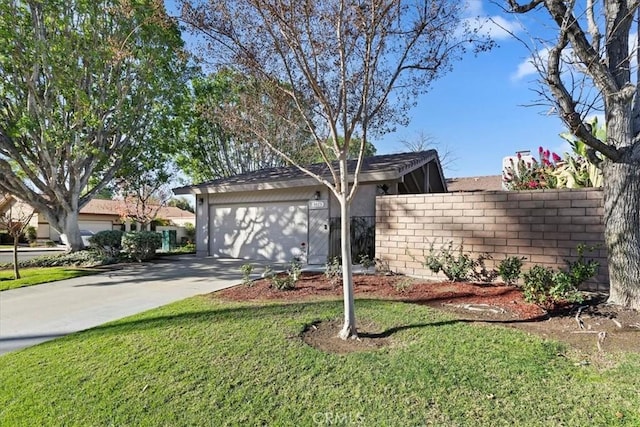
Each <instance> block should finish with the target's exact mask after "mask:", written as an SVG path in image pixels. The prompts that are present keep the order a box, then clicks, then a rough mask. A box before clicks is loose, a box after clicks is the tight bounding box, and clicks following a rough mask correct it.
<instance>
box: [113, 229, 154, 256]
mask: <svg viewBox="0 0 640 427" xmlns="http://www.w3.org/2000/svg"><path fill="white" fill-rule="evenodd" d="M161 246H162V236H161V235H160V234H159V233H156V232H154V231H137V232H129V233H124V234H123V235H122V250H123V251H124V252H126V253H127V254H128V255H129V257H131V258H132V259H134V260H136V261H138V262H142V261H146V260H149V259H151V258H153V257H155V255H156V250H158V249H159V248H160V247H161Z"/></svg>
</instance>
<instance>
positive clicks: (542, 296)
mask: <svg viewBox="0 0 640 427" xmlns="http://www.w3.org/2000/svg"><path fill="white" fill-rule="evenodd" d="M523 278H524V285H523V286H522V293H523V294H524V299H525V301H527V302H532V303H535V304H541V305H544V304H546V303H547V302H548V300H549V296H550V295H549V291H550V290H551V288H552V287H553V269H551V268H550V267H543V266H541V265H534V266H533V267H531V269H530V270H529V271H527V272H526V273H524V275H523Z"/></svg>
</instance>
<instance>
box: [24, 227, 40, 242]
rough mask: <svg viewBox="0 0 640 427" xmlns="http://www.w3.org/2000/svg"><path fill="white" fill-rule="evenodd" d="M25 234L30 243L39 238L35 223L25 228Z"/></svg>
mask: <svg viewBox="0 0 640 427" xmlns="http://www.w3.org/2000/svg"><path fill="white" fill-rule="evenodd" d="M24 235H25V237H26V238H27V241H29V243H35V242H36V241H37V240H38V231H37V230H36V228H35V227H34V226H33V225H28V226H27V228H25V230H24Z"/></svg>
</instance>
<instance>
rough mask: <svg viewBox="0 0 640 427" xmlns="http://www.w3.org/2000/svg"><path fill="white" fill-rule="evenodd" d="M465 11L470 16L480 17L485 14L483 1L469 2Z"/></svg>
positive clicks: (473, 0)
mask: <svg viewBox="0 0 640 427" xmlns="http://www.w3.org/2000/svg"><path fill="white" fill-rule="evenodd" d="M465 9H466V13H467V15H468V16H480V15H483V14H484V11H483V9H482V0H467V3H466V5H465Z"/></svg>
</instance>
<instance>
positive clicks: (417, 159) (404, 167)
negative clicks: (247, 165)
mask: <svg viewBox="0 0 640 427" xmlns="http://www.w3.org/2000/svg"><path fill="white" fill-rule="evenodd" d="M437 158H438V154H437V152H436V151H435V150H427V151H420V152H412V153H398V154H384V155H380V156H372V157H366V158H365V159H364V160H363V163H362V169H361V176H362V175H364V174H368V173H376V172H380V173H395V174H397V175H398V176H402V175H403V174H405V173H408V172H410V171H412V170H414V169H416V168H418V167H420V166H422V165H424V164H426V163H428V162H429V161H431V160H434V159H437ZM356 163H357V162H356V160H349V162H348V170H349V173H350V174H353V173H354V171H355V169H356ZM334 166H335V167H336V168H337V167H338V165H337V162H334ZM305 167H306V168H307V169H309V170H310V171H311V172H313V173H315V174H317V175H320V176H322V177H324V178H327V179H330V178H331V173H330V171H329V167H328V166H327V165H326V164H325V163H316V164H313V165H308V166H305ZM308 179H313V178H311V177H310V176H309V175H307V174H306V173H304V172H303V171H301V170H300V169H298V167H296V166H285V167H278V168H269V169H260V170H257V171H255V172H249V173H245V174H240V175H234V176H230V177H228V178H219V179H214V180H212V181H207V182H203V183H200V184H195V185H187V186H184V187H179V188H175V189H174V192H175V193H176V194H181V193H182V194H183V193H186V192H190V190H195V189H205V188H216V187H219V188H222V187H233V186H241V185H252V184H264V183H270V182H282V181H294V180H308Z"/></svg>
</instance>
